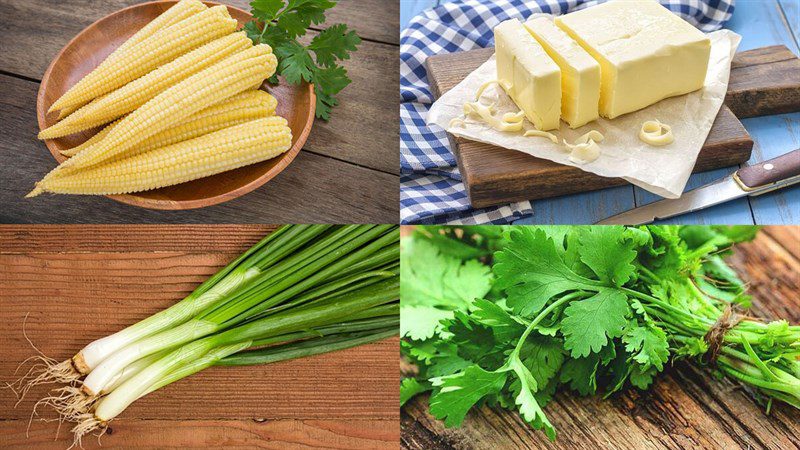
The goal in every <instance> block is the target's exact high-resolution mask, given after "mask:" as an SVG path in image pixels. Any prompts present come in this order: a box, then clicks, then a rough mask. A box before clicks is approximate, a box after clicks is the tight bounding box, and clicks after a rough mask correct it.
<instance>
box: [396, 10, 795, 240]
mask: <svg viewBox="0 0 800 450" xmlns="http://www.w3.org/2000/svg"><path fill="white" fill-rule="evenodd" d="M448 1H450V0H403V1H401V2H400V4H401V17H402V19H401V24H400V26H401V28H405V27H406V26H407V25H408V20H410V18H411V17H413V15H414V14H417V13H419V12H421V11H422V10H423V9H424V8H428V7H432V6H436V5H440V4H443V3H447V2H448ZM726 28H729V29H731V30H733V31H735V32H736V33H739V34H740V35H742V38H743V39H742V43H741V45H740V46H739V50H740V51H742V50H749V49H753V48H758V47H765V46H770V45H780V44H782V45H786V46H787V47H788V48H789V49H790V50H791V51H792V52H794V53H795V54H800V47H798V42H800V0H758V1H753V0H745V1H738V2H736V10H735V12H734V14H733V18H732V19H731V21H730V22H728V24H727V26H726ZM742 123H743V124H744V126H745V128H746V129H747V131H748V132H749V133H750V135H751V136H752V137H753V139H754V140H755V147H754V148H753V155H752V157H751V159H750V161H748V164H754V163H757V162H760V161H764V160H767V159H771V158H775V157H777V156H779V155H782V154H784V153H786V152H788V151H791V150H794V149H796V148H798V147H800V125H799V124H800V113H793V114H781V115H775V116H769V117H759V118H752V119H744V120H742ZM736 168H737V167H730V168H726V169H719V170H713V171H709V172H704V173H700V174H695V175H693V176H692V177H691V178H690V179H689V183H688V184H687V186H686V189H687V190H690V189H694V188H696V187H699V186H702V185H704V184H708V183H710V182H712V181H715V180H718V179H720V178H722V177H723V176H725V175H727V174H729V173H731V172H733V171H734V170H736ZM659 198H660V197H657V196H656V195H654V194H651V193H649V192H647V191H645V190H643V189H641V188H638V187H634V186H620V187H615V188H610V189H604V190H601V191H595V192H588V193H584V194H576V195H569V196H564V197H558V198H553V199H548V200H536V201H534V202H532V203H533V215H532V216H531V217H529V218H525V219H522V220H520V221H517V222H516V223H518V224H530V223H537V224H586V223H595V222H597V221H599V220H601V219H604V218H606V217H609V216H612V215H614V214H617V213H620V212H622V211H626V210H628V209H631V208H633V207H635V206H640V205H644V204H647V203H650V202H653V201H655V200H657V199H659ZM798 211H800V185H798V186H794V187H792V188H788V189H784V190H781V191H777V192H773V193H770V194H766V195H762V196H760V197H755V198H742V199H738V200H735V201H732V202H728V203H725V204H722V205H719V206H716V207H713V208H709V209H706V210H703V211H699V212H696V213H692V214H687V215H684V216H680V217H676V218H673V219H670V220H669V221H665V222H667V223H692V224H703V223H705V224H722V223H726V224H753V223H755V224H796V223H800V213H798Z"/></svg>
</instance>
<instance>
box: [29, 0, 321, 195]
mask: <svg viewBox="0 0 800 450" xmlns="http://www.w3.org/2000/svg"><path fill="white" fill-rule="evenodd" d="M175 3H177V2H176V1H155V2H149V3H142V4H139V5H134V6H131V7H128V8H125V9H122V10H120V11H117V12H115V13H112V14H110V15H108V16H106V17H103V18H102V19H100V20H98V21H97V22H95V23H93V24H91V25H89V26H88V27H87V28H85V29H84V30H83V31H81V32H80V33H78V35H77V36H75V37H74V38H73V39H72V40H71V41H70V42H69V43H68V44H67V45H66V46H65V47H64V48H63V49H62V50H61V52H59V53H58V55H57V56H56V57H55V59H54V60H53V62H52V63H50V67H48V68H47V71H46V72H45V73H44V77H43V78H42V84H41V86H40V87H39V95H38V98H37V100H36V110H37V116H38V119H39V128H40V129H44V128H47V127H49V126H50V125H52V124H54V123H55V122H56V119H57V113H55V114H49V115H48V114H47V109H48V108H49V107H50V105H51V104H53V102H55V100H56V99H57V98H58V97H60V96H61V95H62V94H63V93H64V92H66V91H67V89H68V88H69V87H71V86H72V85H74V84H75V83H77V82H78V81H79V80H80V79H81V78H83V77H84V76H85V75H86V74H87V73H89V72H90V71H91V70H92V69H94V68H95V67H97V66H98V65H99V64H100V63H101V62H102V61H103V60H104V59H105V58H106V57H107V56H108V55H109V54H111V52H112V51H114V49H115V48H117V47H118V46H119V45H121V44H122V43H123V42H125V40H127V39H128V38H129V37H131V36H132V35H133V34H134V33H135V32H136V31H138V30H139V29H140V28H142V27H143V26H144V25H145V24H147V23H148V22H150V21H151V20H153V19H155V18H156V17H157V16H158V15H159V14H161V13H163V12H164V11H166V10H167V9H168V8H170V7H171V6H172V5H174V4H175ZM205 3H206V4H207V5H209V6H213V5H217V3H215V2H205ZM228 11H230V14H231V17H233V18H234V19H236V20H238V21H239V25H241V26H243V25H244V24H245V23H246V22H247V21H249V20H250V19H251V17H252V16H251V15H250V14H249V13H248V12H246V11H243V10H241V9H238V8H234V7H232V6H228ZM261 88H262V89H264V90H266V91H268V92H269V93H270V94H272V95H274V96H275V98H277V99H278V110H277V114H278V115H280V116H282V117H284V118H286V120H287V121H288V122H289V127H291V129H292V148H291V149H289V151H287V152H286V153H284V154H282V155H281V156H278V157H276V158H273V159H270V160H268V161H264V162H261V163H258V164H253V165H250V166H246V167H241V168H239V169H236V170H231V171H229V172H224V173H221V174H217V175H213V176H210V177H206V178H201V179H199V180H194V181H190V182H188V183H183V184H179V185H175V186H169V187H166V188H161V189H156V190H153V191H146V192H139V193H136V194H125V195H109V196H108V197H109V198H112V199H114V200H117V201H120V202H122V203H127V204H129V205H134V206H141V207H143V208H151V209H171V210H181V209H193V208H202V207H204V206H210V205H215V204H218V203H222V202H225V201H228V200H232V199H234V198H237V197H239V196H242V195H244V194H247V193H248V192H250V191H252V190H254V189H256V188H258V187H259V186H261V185H263V184H264V183H266V182H267V181H269V180H271V179H272V178H273V177H274V176H275V175H277V174H279V173H280V172H281V171H282V170H283V169H285V168H286V166H288V165H289V163H291V162H292V160H293V159H294V158H295V156H297V154H298V153H299V152H300V149H301V148H302V147H303V145H304V144H305V142H306V139H307V138H308V134H309V133H310V132H311V126H312V124H313V122H314V108H315V105H316V97H315V95H314V87H313V85H310V84H307V83H304V84H303V85H300V86H290V85H288V84H286V83H280V84H279V85H277V86H273V85H268V84H266V83H265V84H264V85H263V86H262V87H261ZM96 132H97V129H94V130H88V131H85V132H83V133H78V134H74V135H70V136H65V137H63V138H59V139H51V140H47V141H45V144H46V145H47V148H48V149H49V150H50V153H52V154H53V157H55V159H56V160H57V161H58V162H59V163H60V162H62V161H64V160H66V158H65V157H64V156H63V155H61V153H59V151H61V150H65V149H68V148H72V147H74V146H76V145H78V144H81V143H82V142H84V141H86V140H87V139H89V138H90V137H91V136H92V135H94V133H96Z"/></svg>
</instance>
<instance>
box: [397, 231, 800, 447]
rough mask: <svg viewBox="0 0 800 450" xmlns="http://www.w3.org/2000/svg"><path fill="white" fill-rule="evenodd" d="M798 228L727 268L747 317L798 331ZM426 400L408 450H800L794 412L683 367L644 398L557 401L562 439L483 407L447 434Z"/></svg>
mask: <svg viewBox="0 0 800 450" xmlns="http://www.w3.org/2000/svg"><path fill="white" fill-rule="evenodd" d="M798 242H800V227H769V228H767V229H764V230H763V231H762V232H761V234H759V236H758V238H757V239H756V240H755V241H754V242H751V243H747V244H741V245H739V246H737V247H736V251H735V253H734V255H733V256H732V257H731V258H730V259H729V261H730V262H731V263H732V264H733V266H734V267H735V269H736V270H737V272H738V273H739V274H740V275H742V276H743V277H744V279H745V280H747V281H749V282H750V283H751V286H750V293H751V294H752V295H753V296H754V301H753V303H754V306H753V308H752V313H753V314H754V315H756V316H759V317H771V318H777V317H782V318H785V319H787V320H789V322H791V323H800V297H798V295H797V292H800V276H798V274H799V273H800V244H798ZM427 408H428V398H427V396H424V397H419V398H416V399H414V400H413V401H411V402H409V404H407V405H406V406H405V407H404V408H403V409H402V411H401V419H400V420H401V430H402V432H401V446H402V448H405V449H426V450H435V449H484V448H492V449H536V450H542V449H553V450H555V449H563V450H567V449H569V450H573V449H587V450H589V449H592V450H597V449H608V450H629V449H630V450H640V449H653V450H654V449H676V450H677V449H739V448H741V449H750V450H757V449H774V450H786V449H791V448H799V447H800V411H798V410H797V409H794V408H792V407H789V406H787V405H777V404H776V405H775V407H773V410H772V413H771V414H770V415H767V414H766V413H765V412H764V409H763V408H762V407H760V406H759V405H758V404H756V403H755V402H754V401H753V399H752V397H751V396H750V395H749V394H748V393H746V392H745V391H744V390H743V388H742V386H741V385H740V384H738V383H735V382H732V381H730V380H729V379H725V380H716V379H713V378H712V375H711V372H710V370H707V369H702V368H698V367H697V366H694V365H691V364H689V363H686V362H679V363H675V364H673V365H670V366H668V367H667V369H666V370H665V373H664V374H662V375H660V376H659V377H658V379H657V381H656V382H655V383H654V384H653V386H652V388H651V389H650V390H648V391H639V390H628V391H626V392H624V393H622V394H618V395H614V396H612V397H611V398H610V399H608V400H603V399H602V398H600V397H589V398H582V397H578V396H577V395H574V394H572V393H560V394H558V395H556V398H555V401H554V402H553V403H551V404H549V405H547V407H546V409H545V412H546V413H547V416H548V417H549V419H550V422H551V423H552V424H553V425H554V426H555V427H556V430H557V432H558V439H557V440H556V442H555V443H552V442H550V441H548V440H547V437H546V436H545V435H544V433H542V432H540V431H535V430H533V429H531V428H530V427H528V426H527V425H526V424H525V423H524V422H523V421H522V420H521V419H520V417H519V415H518V414H517V413H515V412H508V411H506V410H494V409H491V408H488V407H482V408H480V409H478V410H477V411H471V412H470V413H469V414H468V415H467V418H466V420H465V421H464V426H463V428H460V429H446V428H444V426H443V424H442V422H440V421H438V420H435V419H433V418H432V417H431V416H430V414H429V413H428V412H427Z"/></svg>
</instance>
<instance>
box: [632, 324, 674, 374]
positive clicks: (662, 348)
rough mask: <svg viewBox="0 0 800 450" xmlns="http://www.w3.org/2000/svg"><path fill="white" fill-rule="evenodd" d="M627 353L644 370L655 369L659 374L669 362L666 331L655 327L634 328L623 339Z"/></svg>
mask: <svg viewBox="0 0 800 450" xmlns="http://www.w3.org/2000/svg"><path fill="white" fill-rule="evenodd" d="M622 341H623V342H624V343H625V351H627V352H628V353H630V354H632V355H633V360H634V361H636V362H637V363H639V365H641V366H642V369H643V370H646V369H649V368H650V366H653V367H655V368H656V369H657V370H658V371H659V372H660V371H662V370H664V364H665V363H666V362H667V361H668V360H669V343H668V342H667V335H666V333H664V330H662V329H660V328H656V327H654V326H645V327H639V326H637V327H632V328H630V329H629V330H628V331H627V332H626V333H625V335H624V336H623V337H622Z"/></svg>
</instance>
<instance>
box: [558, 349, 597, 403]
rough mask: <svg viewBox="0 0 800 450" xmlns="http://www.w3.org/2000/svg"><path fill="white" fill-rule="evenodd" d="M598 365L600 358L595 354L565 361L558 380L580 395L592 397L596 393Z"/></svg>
mask: <svg viewBox="0 0 800 450" xmlns="http://www.w3.org/2000/svg"><path fill="white" fill-rule="evenodd" d="M599 365H600V357H599V356H598V355H597V354H592V355H590V356H588V357H586V358H571V359H567V360H566V361H565V362H564V365H563V366H562V367H561V372H560V374H559V379H560V380H561V382H562V383H565V384H567V385H569V387H570V389H572V390H574V391H577V392H578V393H580V394H581V395H593V394H595V393H596V392H597V378H596V376H597V368H598V367H599Z"/></svg>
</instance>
